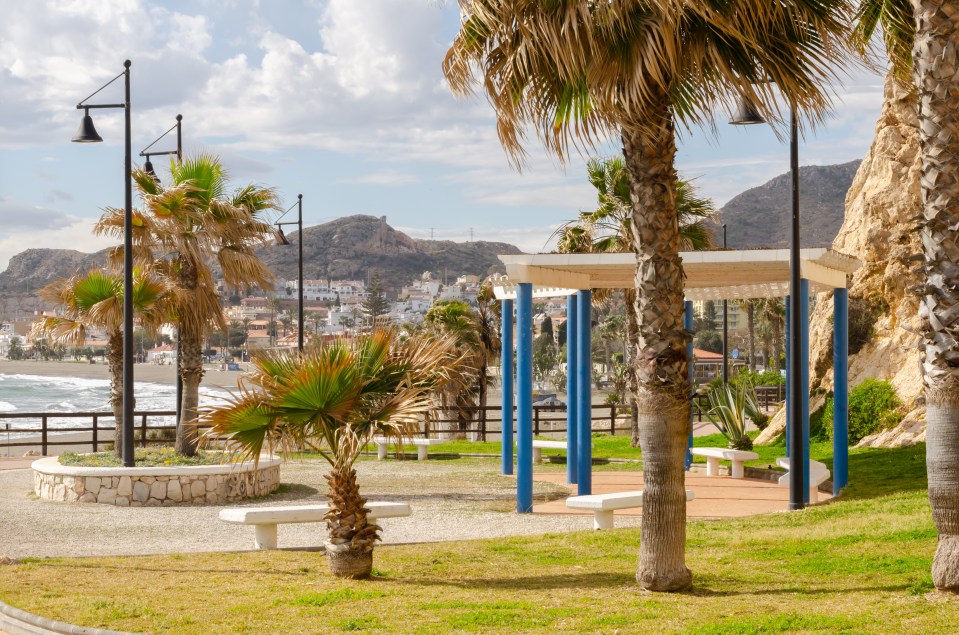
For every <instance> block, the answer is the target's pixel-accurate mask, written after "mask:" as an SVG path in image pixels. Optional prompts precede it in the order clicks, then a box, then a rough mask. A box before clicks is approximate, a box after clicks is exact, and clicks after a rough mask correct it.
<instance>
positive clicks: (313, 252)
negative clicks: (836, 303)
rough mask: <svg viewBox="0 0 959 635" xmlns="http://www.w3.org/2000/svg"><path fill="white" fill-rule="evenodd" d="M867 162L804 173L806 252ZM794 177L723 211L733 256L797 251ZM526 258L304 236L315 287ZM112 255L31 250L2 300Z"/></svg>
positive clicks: (491, 250) (293, 260) (833, 229)
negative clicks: (792, 233) (322, 282)
mask: <svg viewBox="0 0 959 635" xmlns="http://www.w3.org/2000/svg"><path fill="white" fill-rule="evenodd" d="M859 163H860V162H859V161H850V162H849V163H843V164H840V165H825V166H815V165H813V166H805V167H802V168H801V169H800V210H801V219H802V246H803V247H825V246H829V245H830V244H831V243H832V241H833V239H834V238H835V236H836V233H837V232H838V230H839V227H840V225H841V224H842V220H843V210H844V203H845V196H846V192H847V191H848V189H849V186H850V184H851V183H852V179H853V177H854V176H855V174H856V170H857V169H858V167H859ZM791 191H792V187H791V178H790V175H789V173H786V174H782V175H780V176H777V177H775V178H774V179H772V180H770V181H768V182H766V183H764V184H763V185H760V186H758V187H754V188H752V189H749V190H746V191H745V192H743V193H742V194H739V195H738V196H736V197H734V198H732V199H731V200H730V201H729V202H728V203H726V205H725V206H723V207H722V209H720V211H719V222H721V223H726V228H727V239H728V242H727V244H728V246H729V247H731V248H733V249H758V248H764V247H777V248H784V247H787V246H788V244H789V223H790V211H791V201H792V198H791ZM287 238H288V240H289V242H290V243H291V245H289V246H278V245H273V244H269V245H264V246H262V247H260V248H259V250H258V251H259V255H260V257H261V258H262V259H263V261H264V262H265V263H266V264H267V266H269V267H270V268H271V269H272V271H273V272H274V273H275V274H276V275H277V276H279V277H282V278H285V279H287V280H295V279H296V276H297V256H298V249H297V244H298V242H299V240H300V236H299V232H293V233H292V234H290V235H288V236H287ZM518 253H522V252H521V251H520V250H519V249H518V248H517V247H516V246H515V245H511V244H509V243H499V242H488V241H482V240H478V241H475V242H462V243H458V242H452V241H448V240H419V239H414V238H410V237H409V236H407V235H406V234H404V233H403V232H401V231H398V230H396V229H394V228H393V227H390V225H389V224H387V222H386V218H385V217H376V216H365V215H356V216H347V217H344V218H339V219H336V220H334V221H331V222H328V223H324V224H322V225H316V226H313V227H306V228H304V230H303V275H304V277H305V278H306V279H308V280H315V279H329V278H332V279H365V278H367V276H368V275H369V274H370V273H371V272H372V271H373V270H376V271H377V272H378V274H379V276H380V278H381V280H382V282H383V286H384V288H385V289H386V291H387V292H392V293H395V292H396V291H398V290H399V289H400V288H401V287H402V286H403V285H405V284H408V283H409V282H410V281H411V280H413V279H414V278H416V277H418V276H420V275H421V274H422V273H423V272H424V271H431V272H433V273H434V274H435V275H437V276H438V277H439V278H440V279H441V280H443V279H444V278H445V279H447V280H450V281H452V280H455V279H456V278H457V277H458V276H460V275H464V274H471V275H478V276H485V275H487V274H490V273H493V272H498V271H499V272H501V271H503V268H502V265H501V264H500V262H499V260H498V259H497V258H496V256H497V255H498V254H518ZM106 258H107V252H106V250H104V251H100V252H97V253H94V254H86V253H82V252H79V251H74V250H70V249H28V250H26V251H23V252H20V253H19V254H17V255H15V256H13V257H12V258H11V259H10V263H9V264H8V265H7V269H6V271H4V272H2V273H0V297H6V298H10V297H18V296H32V295H34V294H35V293H36V291H37V290H38V289H40V288H41V287H43V286H44V285H46V284H48V283H50V282H52V281H53V280H56V279H58V278H61V277H64V276H68V275H72V274H74V273H76V272H78V271H86V270H88V269H92V268H95V267H99V266H102V265H103V264H104V263H105V262H106Z"/></svg>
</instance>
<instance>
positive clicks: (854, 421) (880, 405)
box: [849, 378, 903, 443]
mask: <svg viewBox="0 0 959 635" xmlns="http://www.w3.org/2000/svg"><path fill="white" fill-rule="evenodd" d="M901 405H902V401H900V400H899V397H898V396H897V395H896V389H895V388H893V387H892V384H890V383H889V382H888V381H881V380H878V379H871V378H870V379H866V380H864V381H863V382H862V383H861V384H859V385H858V386H856V387H855V388H853V389H852V390H851V391H850V393H849V442H850V443H858V442H859V441H860V440H861V439H862V438H863V437H866V436H869V435H870V434H875V433H876V432H878V431H879V430H884V429H886V428H891V427H893V426H895V425H898V424H899V422H900V421H902V416H903V415H902V413H900V412H898V410H897V408H898V407H899V406H901Z"/></svg>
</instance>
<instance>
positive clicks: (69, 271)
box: [0, 249, 107, 296]
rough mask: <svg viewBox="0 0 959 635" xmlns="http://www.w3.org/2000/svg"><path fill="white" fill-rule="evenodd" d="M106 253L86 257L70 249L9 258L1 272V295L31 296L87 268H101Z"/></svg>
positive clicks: (37, 252) (33, 251) (32, 250)
mask: <svg viewBox="0 0 959 635" xmlns="http://www.w3.org/2000/svg"><path fill="white" fill-rule="evenodd" d="M106 261H107V251H106V250H104V251H98V252H97V253H95V254H85V253H83V252H80V251H75V250H73V249H27V250H26V251H21V252H20V253H18V254H17V255H15V256H13V257H11V258H10V262H9V263H8V264H7V269H6V271H4V272H3V273H0V295H4V296H11V295H33V294H34V293H36V291H37V290H38V289H40V288H41V287H44V286H46V285H47V284H49V283H51V282H53V281H54V280H57V279H58V278H63V277H65V276H70V275H73V274H75V273H77V272H85V271H87V270H89V269H95V268H97V267H102V266H103V265H104V264H105V263H106Z"/></svg>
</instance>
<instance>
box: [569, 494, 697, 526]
mask: <svg viewBox="0 0 959 635" xmlns="http://www.w3.org/2000/svg"><path fill="white" fill-rule="evenodd" d="M694 498H696V494H695V493H694V492H693V490H691V489H688V490H686V501H687V502H688V501H691V500H693V499H694ZM566 506H567V507H569V508H570V509H588V510H590V511H592V512H593V529H612V528H613V511H614V510H617V509H630V508H633V507H642V506H643V492H642V490H640V491H636V492H616V493H614V494H587V495H585V496H570V497H569V498H567V499H566Z"/></svg>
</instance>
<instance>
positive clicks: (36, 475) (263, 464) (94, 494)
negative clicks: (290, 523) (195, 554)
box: [33, 457, 280, 507]
mask: <svg viewBox="0 0 959 635" xmlns="http://www.w3.org/2000/svg"><path fill="white" fill-rule="evenodd" d="M151 470H152V471H151ZM279 486H280V460H279V459H261V460H260V464H259V468H258V469H254V467H253V464H252V463H249V462H247V463H238V464H228V465H213V466H210V465H205V466H201V467H181V468H169V467H164V468H137V467H134V468H88V467H71V466H66V465H60V463H59V461H58V459H57V457H49V458H44V459H40V460H38V461H35V462H34V463H33V489H34V492H35V493H36V494H37V496H39V497H40V498H42V499H44V500H52V501H63V502H68V503H101V504H105V505H117V506H120V507H159V506H171V505H219V504H223V503H226V502H229V501H235V500H241V499H244V498H253V497H255V496H264V495H266V494H269V493H270V492H273V491H274V490H276V488H277V487H279Z"/></svg>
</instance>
